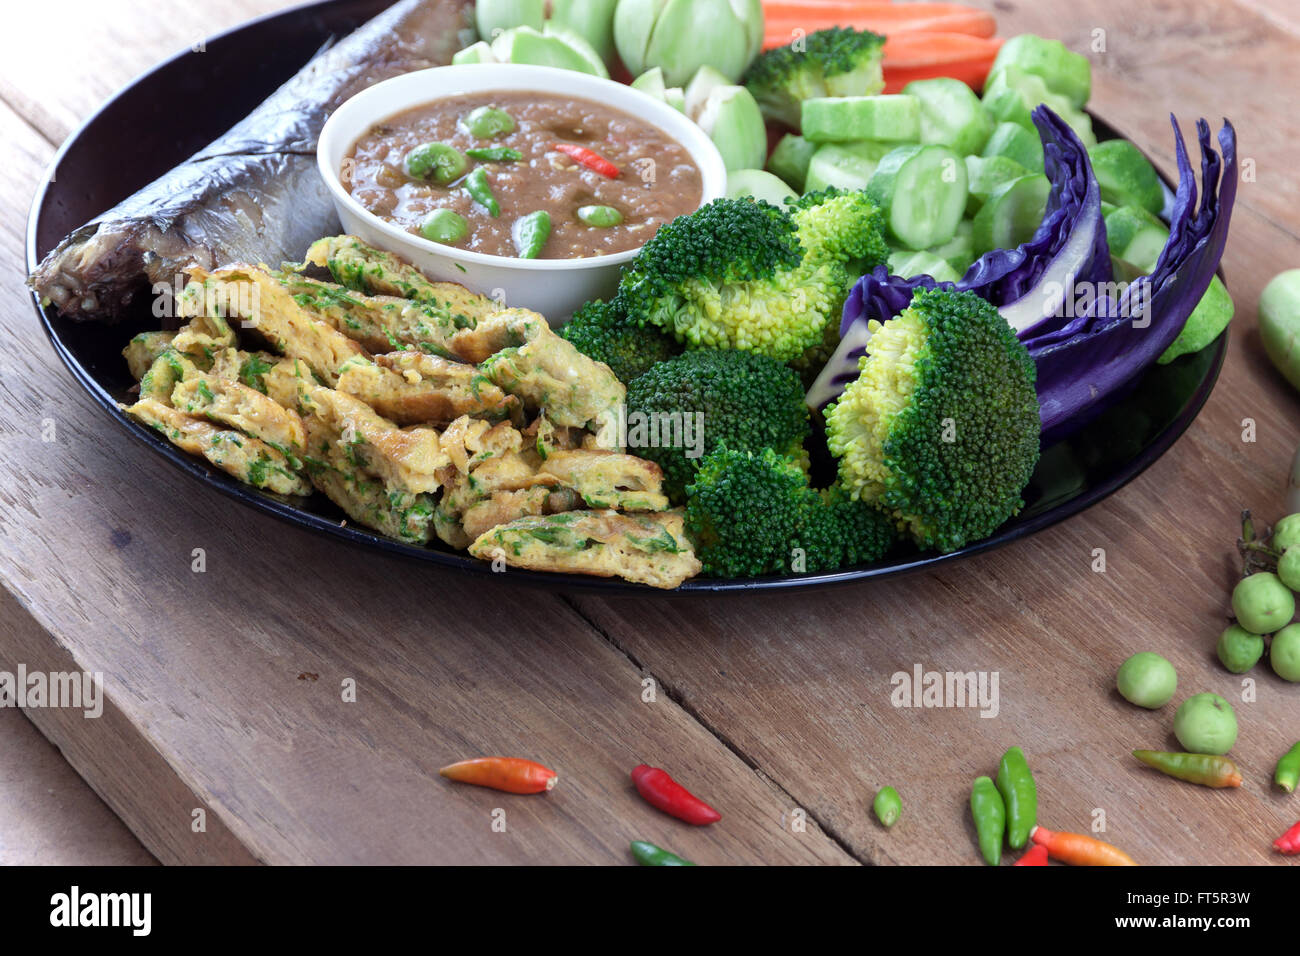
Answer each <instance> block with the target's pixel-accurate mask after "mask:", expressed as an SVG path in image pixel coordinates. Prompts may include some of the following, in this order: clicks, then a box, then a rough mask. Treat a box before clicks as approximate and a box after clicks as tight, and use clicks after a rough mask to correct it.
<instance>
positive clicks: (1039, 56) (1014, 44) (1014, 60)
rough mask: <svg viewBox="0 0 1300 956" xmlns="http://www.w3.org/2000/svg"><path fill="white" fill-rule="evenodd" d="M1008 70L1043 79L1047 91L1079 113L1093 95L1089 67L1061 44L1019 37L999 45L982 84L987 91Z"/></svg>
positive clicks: (1038, 37)
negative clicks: (1055, 94) (1061, 98)
mask: <svg viewBox="0 0 1300 956" xmlns="http://www.w3.org/2000/svg"><path fill="white" fill-rule="evenodd" d="M1008 66H1015V67H1018V68H1019V69H1021V70H1023V71H1024V72H1026V73H1032V74H1033V75H1035V76H1039V77H1042V79H1043V82H1044V83H1045V84H1046V85H1047V88H1048V89H1049V90H1051V91H1052V92H1053V93H1058V94H1060V95H1061V96H1064V97H1065V98H1066V99H1067V100H1068V101H1069V102H1070V104H1071V105H1072V106H1074V107H1075V109H1082V108H1083V107H1084V106H1085V105H1086V104H1087V102H1088V97H1089V96H1090V95H1091V94H1092V67H1091V66H1090V65H1089V63H1088V58H1087V57H1085V56H1083V55H1082V54H1079V53H1075V52H1073V51H1071V50H1068V49H1066V46H1065V44H1064V43H1062V42H1061V41H1060V40H1048V39H1045V38H1044V37H1040V36H1035V35H1034V34H1032V33H1022V34H1021V35H1020V36H1014V37H1012V38H1011V39H1009V40H1007V41H1006V42H1005V43H1004V44H1002V48H1001V49H1000V50H998V55H997V58H996V59H994V61H993V66H992V67H991V68H990V69H989V75H988V79H987V80H986V81H985V83H984V88H985V89H986V90H987V89H988V88H989V87H990V86H991V85H992V84H993V83H995V82H996V81H997V78H998V76H999V74H1000V73H1001V72H1002V71H1003V69H1005V68H1006V67H1008Z"/></svg>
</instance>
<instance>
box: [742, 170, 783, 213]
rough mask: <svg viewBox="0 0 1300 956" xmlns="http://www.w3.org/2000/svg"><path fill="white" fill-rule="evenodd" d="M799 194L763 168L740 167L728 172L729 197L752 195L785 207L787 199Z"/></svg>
mask: <svg viewBox="0 0 1300 956" xmlns="http://www.w3.org/2000/svg"><path fill="white" fill-rule="evenodd" d="M798 195H799V194H798V193H796V192H795V191H794V190H793V189H791V188H790V187H789V186H787V185H786V184H785V183H783V182H781V180H779V179H777V178H776V177H775V176H773V175H772V174H771V173H769V172H765V171H764V170H761V169H738V170H736V171H735V172H734V173H727V198H728V199H741V198H743V197H745V196H752V197H753V198H754V199H762V200H763V201H765V202H770V203H771V204H772V205H773V206H777V207H780V208H784V207H785V201H786V200H787V199H794V198H796V197H797V196H798Z"/></svg>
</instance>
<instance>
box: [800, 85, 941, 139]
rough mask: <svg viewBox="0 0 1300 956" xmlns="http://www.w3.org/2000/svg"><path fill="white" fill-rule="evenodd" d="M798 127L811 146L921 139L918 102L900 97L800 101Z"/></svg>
mask: <svg viewBox="0 0 1300 956" xmlns="http://www.w3.org/2000/svg"><path fill="white" fill-rule="evenodd" d="M802 127H803V135H804V138H805V139H807V140H809V141H811V142H814V143H848V142H852V141H854V140H859V139H870V140H875V141H876V142H881V143H915V142H918V141H919V140H920V138H921V102H920V100H918V99H917V98H916V97H915V96H903V95H902V94H895V95H892V96H825V97H820V98H818V99H811V100H804V102H803V122H802Z"/></svg>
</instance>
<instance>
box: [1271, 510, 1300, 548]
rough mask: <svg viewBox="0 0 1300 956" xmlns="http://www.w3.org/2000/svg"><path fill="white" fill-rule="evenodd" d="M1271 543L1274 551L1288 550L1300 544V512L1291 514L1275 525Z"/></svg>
mask: <svg viewBox="0 0 1300 956" xmlns="http://www.w3.org/2000/svg"><path fill="white" fill-rule="evenodd" d="M1269 543H1270V544H1271V545H1272V546H1273V550H1274V551H1286V549H1287V548H1293V547H1295V546H1296V545H1297V544H1300V514H1290V515H1287V516H1286V517H1284V518H1281V519H1279V520H1278V523H1277V524H1275V525H1273V534H1272V536H1271V538H1270V541H1269Z"/></svg>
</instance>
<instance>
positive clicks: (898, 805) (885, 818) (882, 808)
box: [871, 787, 903, 827]
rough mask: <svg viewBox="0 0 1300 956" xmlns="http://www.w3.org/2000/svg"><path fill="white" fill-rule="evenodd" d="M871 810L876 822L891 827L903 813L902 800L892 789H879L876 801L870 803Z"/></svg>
mask: <svg viewBox="0 0 1300 956" xmlns="http://www.w3.org/2000/svg"><path fill="white" fill-rule="evenodd" d="M871 809H872V811H873V812H874V813H875V814H876V819H877V820H879V821H880V822H881V823H882V824H884V825H885V826H887V827H892V826H893V825H894V824H895V823H897V822H898V818H899V816H901V815H902V813H903V800H902V798H901V797H900V796H899V795H898V791H897V790H895V789H894V788H893V787H881V788H880V792H879V793H878V794H876V799H875V800H874V801H872V804H871Z"/></svg>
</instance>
